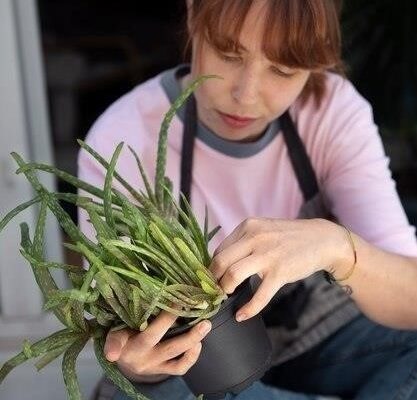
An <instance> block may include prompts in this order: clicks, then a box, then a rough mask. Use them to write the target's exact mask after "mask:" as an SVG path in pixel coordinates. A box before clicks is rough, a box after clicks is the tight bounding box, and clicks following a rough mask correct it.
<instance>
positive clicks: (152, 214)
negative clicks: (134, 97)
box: [0, 76, 227, 400]
mask: <svg viewBox="0 0 417 400" xmlns="http://www.w3.org/2000/svg"><path fill="white" fill-rule="evenodd" d="M213 77H214V76H202V77H200V78H198V79H196V80H195V81H194V82H193V83H192V84H191V85H190V86H189V87H188V88H187V89H186V90H185V91H184V92H183V93H182V95H181V96H180V97H179V98H178V99H177V100H176V101H175V103H174V104H173V105H172V107H171V108H170V110H169V111H168V113H167V114H166V116H165V118H164V120H163V123H162V125H161V130H160V133H159V143H158V155H157V166H156V178H155V184H154V188H152V187H151V184H150V183H149V180H148V178H147V176H146V174H145V171H144V168H143V166H142V164H141V161H140V159H139V157H138V155H137V154H136V153H135V152H134V150H133V149H132V148H130V147H129V150H130V151H131V152H132V154H133V156H134V157H135V159H136V161H137V165H138V171H139V173H140V175H141V177H142V180H143V183H144V187H145V191H142V190H140V191H138V190H136V189H135V188H133V187H132V186H131V185H130V184H129V183H128V182H126V181H125V180H124V179H123V178H122V177H121V176H120V175H119V174H118V173H117V172H116V163H117V159H118V157H119V155H120V152H121V151H122V147H123V143H120V144H119V145H118V146H117V148H116V149H115V151H114V153H113V156H112V158H111V160H110V161H106V160H105V159H104V158H103V157H102V156H100V155H99V154H98V153H97V152H96V151H95V150H94V149H92V148H91V147H89V146H88V145H87V144H86V143H84V142H82V141H79V144H80V146H81V147H82V148H83V149H84V150H85V151H87V152H88V153H89V154H90V155H91V156H92V157H94V158H95V159H96V160H97V162H98V163H100V164H101V165H102V166H103V167H104V168H105V170H106V176H105V181H104V187H103V188H98V187H95V186H93V185H90V184H89V183H88V182H85V181H82V180H80V179H78V178H77V177H74V176H72V175H70V174H68V173H66V172H65V171H61V170H58V169H57V168H55V167H52V166H49V165H45V164H39V163H31V162H25V161H24V160H23V159H22V157H20V156H19V155H18V154H17V153H12V156H13V158H14V160H15V161H16V163H17V165H18V167H19V168H18V170H17V173H18V174H20V173H23V174H24V175H25V177H26V179H28V181H29V182H30V183H31V185H32V186H33V188H34V190H35V192H36V194H37V195H36V197H35V198H34V199H32V200H30V201H28V202H26V203H23V204H21V205H19V206H18V207H16V208H15V209H14V210H12V211H11V212H9V213H8V214H7V215H6V216H5V217H4V218H3V220H2V221H1V222H0V232H1V230H2V229H3V228H4V227H5V226H6V224H7V223H8V222H10V220H12V219H13V217H15V216H16V215H17V214H19V213H20V212H21V211H23V210H24V209H26V208H28V207H30V206H31V205H33V204H37V203H39V204H40V207H39V214H38V219H37V224H36V228H35V232H34V235H33V239H32V238H31V236H30V232H29V227H28V225H27V224H26V223H22V224H20V231H21V253H22V255H23V257H25V258H26V260H27V261H28V262H29V264H30V265H31V268H32V271H33V274H34V277H35V279H36V282H37V284H38V286H39V288H40V290H41V291H42V294H43V297H44V300H45V305H44V308H45V309H46V310H52V312H53V313H54V314H55V316H56V317H57V318H58V319H59V320H60V321H61V322H62V323H63V324H64V325H65V329H62V330H60V331H58V332H55V333H53V334H52V335H50V336H49V337H47V338H44V339H41V340H39V341H37V342H36V343H33V344H31V343H29V342H28V341H24V343H23V348H22V351H21V352H20V353H19V354H17V355H16V356H15V357H13V358H11V359H10V360H8V361H7V362H6V363H5V364H4V365H3V366H2V368H1V369H0V383H1V382H2V381H3V380H4V379H5V377H6V376H7V374H8V373H9V372H10V371H11V370H12V369H13V368H15V367H16V366H18V365H20V364H22V363H23V362H25V361H27V360H29V359H34V358H39V359H38V360H37V362H36V364H35V365H36V368H37V369H38V370H40V369H41V368H43V367H44V366H46V365H47V364H49V363H50V362H51V361H53V360H54V359H56V358H57V357H59V356H61V355H63V359H62V373H63V377H64V382H65V385H66V388H67V392H68V397H69V399H71V400H77V399H81V393H80V388H79V385H78V380H77V376H76V368H75V363H76V359H77V356H78V354H79V353H80V352H81V350H82V349H83V348H84V346H85V345H86V343H87V342H88V341H89V340H90V339H93V341H94V349H95V354H96V357H97V360H98V362H99V363H100V365H101V367H102V369H103V370H104V372H105V374H106V375H107V376H108V377H109V378H110V379H111V380H112V381H113V382H114V383H115V384H116V385H117V386H118V387H119V388H120V389H121V390H123V391H124V392H125V393H126V394H127V395H129V396H130V397H132V398H134V399H146V398H145V397H144V396H143V395H141V394H140V393H138V392H137V391H136V389H135V387H134V386H133V385H132V384H131V383H130V382H129V380H127V379H126V378H125V377H124V376H123V375H122V374H121V373H120V371H119V370H118V368H117V367H116V365H114V364H113V363H111V362H109V361H108V360H107V359H106V358H105V356H104V352H103V348H104V343H105V338H106V335H107V332H108V331H109V330H117V329H122V328H126V327H128V328H131V329H135V330H138V331H143V330H144V329H146V327H147V326H148V323H149V322H150V321H151V320H152V319H153V318H154V317H155V316H156V315H158V314H159V312H160V311H161V310H166V311H169V312H171V313H173V314H175V315H177V316H179V317H182V320H183V323H184V324H187V325H194V324H196V323H197V322H199V321H200V320H202V319H207V318H210V317H211V316H213V315H214V314H216V313H217V311H218V310H219V308H220V306H221V303H222V301H223V300H225V299H226V298H227V296H226V294H225V293H224V292H223V290H222V289H221V287H220V286H219V285H218V284H217V282H216V279H215V277H214V276H213V275H212V274H211V272H210V271H209V270H208V268H207V267H208V265H209V264H210V262H211V257H210V255H209V253H208V243H209V241H210V240H211V238H212V237H213V236H214V235H215V234H216V232H217V231H218V229H219V228H220V227H216V228H215V229H214V230H212V231H211V232H208V217H207V208H206V213H205V221H204V228H203V229H201V228H200V226H199V224H198V222H197V219H196V217H195V216H194V214H193V212H192V209H191V207H190V205H189V203H188V202H187V200H186V199H185V197H184V196H183V195H182V194H180V196H182V198H183V201H184V204H185V210H182V209H181V207H180V206H179V205H178V203H177V201H176V200H175V199H174V197H173V194H172V182H171V181H170V180H169V178H168V177H166V176H165V166H166V147H167V135H168V128H169V125H170V122H171V120H172V118H173V116H174V115H175V112H176V110H177V109H178V108H179V107H181V106H182V105H183V104H184V102H185V101H186V99H187V98H188V97H189V96H190V95H191V94H192V93H193V91H194V90H195V89H196V88H197V87H198V85H200V84H201V83H202V82H203V81H205V80H206V79H208V78H213ZM36 171H44V172H48V173H53V174H55V175H56V176H57V177H58V178H60V179H62V180H64V181H66V182H68V183H70V184H71V185H73V186H74V187H76V188H78V189H81V190H83V191H84V192H86V193H87V194H89V195H91V197H89V196H87V195H86V196H79V195H76V194H72V193H55V192H50V191H48V190H47V189H46V188H45V187H44V186H43V185H42V184H41V183H40V182H39V180H38V179H37V176H36V173H35V172H36ZM114 179H115V180H117V181H118V183H119V184H121V185H122V186H123V188H124V189H125V190H126V192H127V193H128V194H129V195H128V196H126V195H125V194H123V193H122V192H121V191H119V190H117V189H115V188H114V187H113V180H114ZM131 199H132V200H131ZM60 201H65V202H70V203H73V204H76V205H77V206H78V207H81V208H83V209H84V210H85V211H86V212H87V213H88V216H89V221H90V222H91V224H92V225H93V226H94V229H95V231H96V239H97V241H96V242H93V241H92V240H90V239H89V238H87V237H86V236H85V235H84V233H83V232H81V231H80V230H79V229H78V227H77V226H76V225H75V224H74V222H73V221H72V220H71V218H70V217H69V215H68V214H67V213H66V212H65V211H64V209H63V208H62V206H61V205H60ZM48 210H50V211H51V212H52V213H53V214H54V215H55V217H56V218H57V220H58V221H59V223H60V225H61V227H62V228H63V230H64V231H65V232H66V233H67V235H68V236H69V238H70V239H71V243H65V244H64V245H65V246H66V247H68V248H69V249H71V250H73V251H75V252H78V253H80V254H81V255H82V256H83V257H85V259H86V260H87V261H88V264H89V267H88V269H84V268H82V267H81V266H75V265H67V264H63V263H57V262H51V261H46V260H44V257H43V254H44V251H43V250H44V233H45V220H46V216H47V212H48ZM180 218H181V222H180ZM50 268H60V269H63V270H64V271H65V272H66V274H67V276H68V278H69V280H70V282H71V284H72V288H71V289H65V290H63V289H60V288H58V286H57V285H56V283H55V281H54V279H53V278H52V275H51V273H50V271H49V269H50Z"/></svg>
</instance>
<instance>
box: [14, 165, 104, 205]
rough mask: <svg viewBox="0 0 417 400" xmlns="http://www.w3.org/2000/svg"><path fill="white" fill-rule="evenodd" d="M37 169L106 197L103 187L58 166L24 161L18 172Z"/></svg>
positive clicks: (68, 197) (99, 196) (93, 193)
mask: <svg viewBox="0 0 417 400" xmlns="http://www.w3.org/2000/svg"><path fill="white" fill-rule="evenodd" d="M35 170H38V171H43V172H48V173H50V174H53V175H55V176H56V177H57V178H60V179H62V180H63V181H64V182H67V183H69V184H70V185H72V186H74V187H75V188H78V189H82V190H84V191H86V192H88V193H91V194H92V195H94V196H96V197H98V198H103V197H104V192H103V190H102V189H99V188H97V187H96V186H94V185H91V184H89V183H88V182H85V181H83V180H81V179H79V178H77V177H75V176H73V175H71V174H69V173H68V172H65V171H62V170H60V169H58V168H56V167H53V166H51V165H47V164H40V163H34V162H28V163H24V164H23V165H22V166H21V167H20V168H18V169H17V171H16V174H21V173H24V174H26V173H27V172H33V171H35ZM61 197H62V196H61ZM70 198H71V197H70V196H66V199H70Z"/></svg>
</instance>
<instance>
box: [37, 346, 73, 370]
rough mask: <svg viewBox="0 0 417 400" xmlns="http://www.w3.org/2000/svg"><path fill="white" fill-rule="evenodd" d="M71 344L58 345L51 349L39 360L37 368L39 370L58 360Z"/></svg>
mask: <svg viewBox="0 0 417 400" xmlns="http://www.w3.org/2000/svg"><path fill="white" fill-rule="evenodd" d="M69 346H71V344H65V345H63V346H61V347H57V348H56V349H54V350H51V351H49V352H48V353H46V354H45V355H44V356H42V357H41V358H40V359H39V360H38V361H36V363H35V367H36V370H37V371H38V372H39V371H40V370H41V369H43V368H45V367H46V366H47V365H48V364H50V363H51V362H52V361H54V360H56V359H57V358H58V357H59V356H60V355H61V354H62V353H64V352H65V350H67V349H68V347H69Z"/></svg>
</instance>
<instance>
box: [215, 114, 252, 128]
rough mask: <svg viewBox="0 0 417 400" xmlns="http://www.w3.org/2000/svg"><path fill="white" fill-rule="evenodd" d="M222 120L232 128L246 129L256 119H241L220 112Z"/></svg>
mask: <svg viewBox="0 0 417 400" xmlns="http://www.w3.org/2000/svg"><path fill="white" fill-rule="evenodd" d="M218 113H219V115H220V117H221V119H222V120H223V121H224V122H225V123H226V124H227V125H228V126H230V127H232V128H245V127H247V126H249V125H250V124H251V123H252V122H253V121H255V120H256V118H249V117H239V116H237V115H230V114H224V113H222V112H220V111H218Z"/></svg>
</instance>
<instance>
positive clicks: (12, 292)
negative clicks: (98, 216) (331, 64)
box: [0, 0, 417, 400]
mask: <svg viewBox="0 0 417 400" xmlns="http://www.w3.org/2000/svg"><path fill="white" fill-rule="evenodd" d="M184 3H185V0H170V1H152V2H143V1H138V0H118V1H117V2H115V1H102V0H101V1H99V0H38V1H35V0H0V50H1V55H2V56H1V59H0V60H1V61H0V89H1V90H0V107H1V110H2V111H1V117H0V140H1V143H2V145H1V146H0V184H1V186H0V187H1V190H0V216H3V215H4V214H5V213H6V212H7V211H8V210H10V209H12V208H13V207H14V206H16V204H19V203H21V202H22V201H24V200H26V199H30V198H31V194H32V193H31V189H30V187H28V185H27V184H26V182H25V180H24V179H19V178H16V177H15V176H14V170H15V167H14V164H13V163H12V160H11V157H10V155H9V153H10V152H11V151H12V150H15V151H17V152H19V153H21V154H22V155H23V156H24V157H26V158H29V159H32V160H36V161H39V162H46V163H54V164H55V165H56V166H57V167H59V168H61V169H64V170H66V171H68V172H70V173H72V174H76V156H77V151H78V146H77V144H76V138H84V137H85V135H86V133H87V131H88V129H89V127H90V126H91V124H92V123H93V122H94V120H95V119H96V118H97V117H98V116H99V115H100V114H101V113H102V112H103V111H104V110H105V108H106V107H107V106H108V105H110V104H111V103H112V102H114V101H115V100H116V99H117V98H118V97H120V96H121V95H123V94H124V93H126V92H127V91H129V90H130V89H131V88H133V87H134V86H136V85H137V84H139V83H141V82H143V81H144V80H146V79H148V78H150V77H152V76H154V75H156V74H157V73H159V72H161V71H163V70H165V69H167V68H171V67H173V66H175V65H176V64H178V63H180V62H182V61H183V57H182V49H183V35H182V29H183V18H184V12H185V7H184ZM345 3H346V4H345V8H344V11H343V16H342V21H343V31H344V37H345V45H344V56H345V61H346V64H347V71H348V76H349V78H350V79H351V80H352V81H353V83H354V84H355V85H356V87H357V88H358V90H359V91H360V92H361V93H362V94H363V95H364V96H365V97H366V98H367V99H368V100H369V101H370V102H371V104H372V106H373V107H374V115H375V120H376V122H377V124H378V125H379V127H380V133H381V136H382V139H383V141H384V145H385V148H386V151H387V153H388V156H389V157H390V160H391V169H392V171H393V174H394V178H395V180H396V182H397V187H398V191H399V193H400V196H401V200H402V202H403V205H404V208H405V210H406V213H407V215H408V217H409V219H410V221H411V222H412V223H413V224H414V225H417V184H416V183H417V30H416V29H415V28H413V26H412V25H413V22H414V21H415V20H416V19H417V3H416V2H415V1H411V0H397V1H393V0H368V1H366V2H364V1H363V0H349V1H346V2H345ZM42 181H43V183H44V184H45V185H47V186H48V187H51V188H52V187H56V188H58V189H59V191H70V190H72V189H71V188H70V187H68V186H66V185H64V184H63V183H62V182H56V181H54V179H53V178H52V177H51V176H42ZM63 205H64V206H65V207H66V209H67V211H68V212H69V213H70V214H71V215H72V217H73V218H74V220H76V210H75V208H73V207H70V206H68V204H63ZM35 216H36V210H32V211H31V210H27V212H26V213H25V214H23V215H22V216H21V217H20V218H19V220H20V221H23V220H25V221H29V222H32V223H33V222H34V219H35ZM12 225H13V228H12V227H8V228H7V229H6V230H5V231H4V232H3V233H2V237H1V240H0V364H1V363H2V362H4V361H5V360H6V359H8V358H9V357H10V356H12V355H13V354H15V352H17V351H19V350H20V349H21V343H22V340H23V339H24V338H28V339H31V340H34V339H36V338H39V337H43V336H46V335H48V334H50V333H51V332H53V331H54V330H57V329H58V328H59V325H58V323H57V322H56V321H55V320H54V318H52V317H51V315H50V314H49V313H44V312H42V299H41V297H40V294H39V291H38V289H37V286H36V285H35V283H34V280H33V277H32V274H31V271H30V268H28V266H27V264H26V263H25V262H24V261H23V259H22V257H21V256H20V254H19V251H18V243H19V240H20V238H19V232H18V230H17V229H16V224H12ZM47 231H48V234H47V245H46V252H47V257H48V258H50V259H54V260H57V261H59V260H66V261H68V262H70V263H77V262H79V259H77V257H76V256H74V254H70V253H67V252H65V251H64V250H63V248H62V241H65V237H64V236H63V234H62V232H61V231H60V229H59V227H58V226H57V225H56V223H55V222H54V221H53V220H52V219H51V220H48V230H47ZM55 278H56V279H57V281H58V283H61V284H62V285H63V286H65V285H66V280H65V277H64V276H62V275H60V274H59V273H56V274H55ZM78 371H79V377H80V381H81V385H82V389H83V393H84V395H85V398H88V396H89V395H90V394H91V393H92V391H93V388H94V385H95V383H96V382H97V380H98V378H99V376H100V375H101V373H100V371H99V369H98V367H97V365H96V362H95V359H94V357H93V355H92V351H91V348H90V347H89V348H87V349H86V350H85V351H84V352H83V353H82V354H81V357H80V358H79V361H78ZM23 382H24V384H23ZM45 398H48V399H49V398H50V399H55V400H60V399H62V400H63V399H66V394H65V390H64V387H63V383H62V378H61V372H60V364H59V362H54V363H52V364H50V365H49V366H47V367H46V368H45V369H43V370H41V371H40V372H39V373H37V372H36V369H35V368H34V367H33V366H32V365H31V364H27V365H24V366H21V367H19V368H18V369H16V370H15V371H13V372H12V373H11V374H10V375H9V376H8V377H7V379H6V380H5V382H4V383H3V384H2V385H0V399H2V400H17V399H19V400H26V399H33V400H37V399H45Z"/></svg>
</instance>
